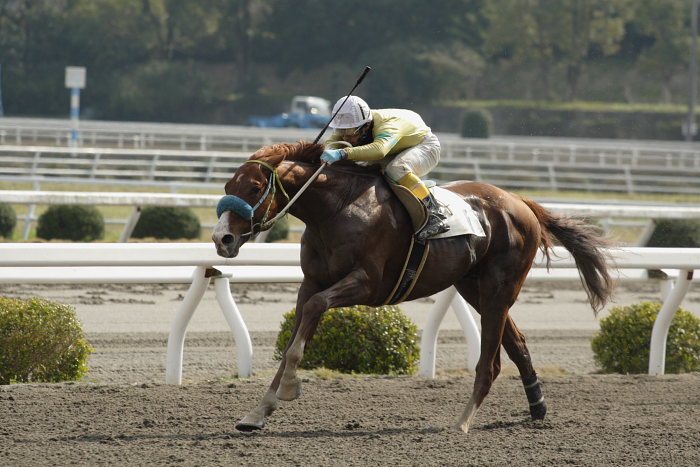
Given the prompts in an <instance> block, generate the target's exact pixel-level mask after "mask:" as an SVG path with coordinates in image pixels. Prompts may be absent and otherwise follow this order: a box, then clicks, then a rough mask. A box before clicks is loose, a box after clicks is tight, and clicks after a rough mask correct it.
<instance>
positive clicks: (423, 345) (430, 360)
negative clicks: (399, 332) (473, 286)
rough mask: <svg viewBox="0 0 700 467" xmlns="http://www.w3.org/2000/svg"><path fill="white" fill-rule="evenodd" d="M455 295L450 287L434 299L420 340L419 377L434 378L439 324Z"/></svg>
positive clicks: (453, 289)
mask: <svg viewBox="0 0 700 467" xmlns="http://www.w3.org/2000/svg"><path fill="white" fill-rule="evenodd" d="M456 294H457V289H455V288H454V287H450V288H448V289H445V290H443V291H442V292H440V293H439V294H437V296H436V297H435V303H434V304H433V308H432V309H431V310H430V314H429V315H428V319H427V320H426V322H425V326H424V327H423V334H422V335H421V339H420V369H419V370H418V374H419V375H420V376H423V377H425V378H435V354H436V352H437V338H438V332H439V331H440V323H441V322H442V318H444V317H445V313H447V307H449V306H450V303H451V302H452V299H453V298H454V296H455V295H456Z"/></svg>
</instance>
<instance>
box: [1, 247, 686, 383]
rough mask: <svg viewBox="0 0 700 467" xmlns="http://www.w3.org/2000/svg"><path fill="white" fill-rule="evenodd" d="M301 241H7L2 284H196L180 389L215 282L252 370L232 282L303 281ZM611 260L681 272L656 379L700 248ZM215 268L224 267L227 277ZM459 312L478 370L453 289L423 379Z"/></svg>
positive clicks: (427, 332) (173, 375)
mask: <svg viewBox="0 0 700 467" xmlns="http://www.w3.org/2000/svg"><path fill="white" fill-rule="evenodd" d="M299 251H300V249H299V245H298V244H246V245H244V247H243V248H242V249H241V252H240V255H239V256H238V257H237V258H234V259H225V258H221V257H219V256H218V255H216V253H215V251H214V248H213V246H212V245H211V244H209V243H196V244H193V243H185V244H177V243H165V244H154V243H151V244H148V243H139V244H120V243H111V244H109V243H107V244H105V243H88V244H81V243H77V244H75V243H73V244H60V243H46V244H42V243H5V244H0V282H4V283H20V282H21V283H85V282H94V281H99V282H109V281H112V282H163V283H167V282H191V285H190V288H189V290H188V292H187V294H186V296H185V298H184V300H183V302H182V303H181V304H180V306H179V307H178V310H177V313H176V317H175V320H174V321H173V323H172V327H171V332H170V336H169V338H168V349H167V357H166V361H167V363H166V382H167V383H171V384H180V382H181V380H182V354H183V348H184V339H185V333H186V331H187V325H188V323H189V321H190V319H191V317H192V314H193V313H194V311H195V309H196V307H197V305H198V304H199V302H200V300H201V298H202V296H203V294H204V292H205V290H206V287H207V285H208V284H209V281H210V279H211V278H214V279H215V280H216V293H217V299H218V301H219V305H220V306H221V309H222V312H223V313H224V316H225V317H226V320H227V322H228V323H229V326H230V327H231V330H232V332H233V333H234V337H235V340H236V347H237V351H238V369H239V376H248V375H250V373H251V372H252V352H253V349H252V344H251V340H250V336H249V334H248V331H247V328H246V326H245V323H244V321H243V319H242V317H241V315H240V312H239V310H238V308H237V306H236V303H235V301H234V299H233V297H232V295H231V291H230V281H231V282H233V283H234V284H236V283H241V282H299V281H300V280H301V278H302V275H301V270H300V267H299ZM554 253H555V254H554V258H555V259H554V261H553V264H552V267H553V270H552V271H551V272H547V271H546V270H545V269H544V267H545V265H544V262H543V258H542V257H541V255H540V256H539V257H538V259H537V260H536V263H535V265H534V267H533V270H532V271H531V273H530V277H532V278H537V279H539V280H560V279H565V280H571V279H572V278H573V277H576V276H575V275H572V274H571V273H572V272H573V268H574V267H575V264H574V261H573V258H572V257H571V256H570V255H569V254H568V252H566V251H565V250H564V249H563V248H561V247H557V248H555V251H554ZM610 254H611V261H612V263H613V264H614V265H615V266H616V267H617V268H619V270H620V271H621V274H620V279H621V280H627V279H633V280H640V279H642V278H643V276H644V274H645V273H644V270H645V269H647V268H648V269H662V270H677V273H676V274H674V276H675V277H676V279H675V282H674V283H673V284H672V286H671V287H669V288H668V289H669V290H668V293H667V294H666V297H665V299H664V303H663V307H662V309H661V312H660V313H659V316H658V318H657V320H656V322H655V323H654V327H653V332H652V338H651V347H650V349H651V355H650V360H649V373H650V374H663V373H664V366H665V349H666V338H667V335H668V329H669V327H670V324H671V320H672V318H673V315H674V314H675V312H676V310H677V309H678V306H679V305H680V304H681V302H682V300H683V298H684V297H685V294H686V292H687V291H688V288H689V286H690V282H691V281H692V279H693V271H694V270H695V269H700V248H685V249H682V248H680V249H667V248H627V249H616V250H611V251H610ZM215 267H221V272H223V273H224V274H220V273H219V271H218V270H216V269H215ZM450 306H452V309H453V310H454V311H455V313H456V314H457V317H458V320H459V322H460V325H461V326H462V328H463V330H464V332H465V336H466V339H467V344H468V355H467V365H468V368H469V369H471V370H473V369H474V368H475V366H476V362H477V360H478V356H479V347H480V342H479V341H480V336H479V331H478V328H477V326H476V323H475V321H474V319H473V317H472V314H471V313H470V312H469V309H468V306H467V305H466V303H465V302H464V300H463V299H462V298H461V297H460V296H459V295H456V293H455V290H454V288H449V289H447V290H445V291H443V292H441V293H440V294H438V295H437V297H436V301H435V304H434V306H433V308H432V310H431V312H430V315H429V317H428V320H427V324H426V326H425V329H424V330H423V336H422V339H421V361H420V374H421V375H423V376H427V377H433V376H434V374H435V353H436V346H437V334H438V330H439V327H440V323H441V321H442V318H443V317H444V315H445V313H446V312H447V308H448V307H450Z"/></svg>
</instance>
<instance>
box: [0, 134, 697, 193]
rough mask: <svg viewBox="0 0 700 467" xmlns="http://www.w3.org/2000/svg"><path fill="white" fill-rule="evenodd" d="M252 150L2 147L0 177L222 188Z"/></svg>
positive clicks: (514, 170)
mask: <svg viewBox="0 0 700 467" xmlns="http://www.w3.org/2000/svg"><path fill="white" fill-rule="evenodd" d="M249 156H250V153H248V152H242V151H241V152H226V151H182V150H167V149H115V148H66V147H48V146H7V145H6V146H0V180H5V181H9V180H13V181H22V180H24V181H31V182H32V183H33V185H34V186H35V187H37V188H36V189H39V187H40V185H41V184H42V183H43V182H49V181H50V182H53V183H61V181H62V180H65V183H74V182H76V181H80V182H81V183H89V182H91V181H100V182H101V183H102V182H103V181H105V182H106V181H108V180H109V181H120V182H124V184H132V185H138V186H146V185H153V184H154V183H155V184H167V183H171V184H175V183H176V182H177V184H198V185H201V186H205V187H208V188H212V189H217V188H221V187H222V186H223V184H224V183H225V182H226V181H228V180H229V179H230V177H231V175H232V174H233V172H234V171H235V170H236V168H238V166H239V165H240V164H241V163H242V162H243V161H244V160H246V159H247V158H248V157H249ZM428 176H429V177H430V178H433V179H435V180H437V181H438V182H448V181H453V180H475V181H483V182H487V183H492V184H494V185H497V186H500V187H503V188H506V189H534V190H552V191H572V190H575V191H589V192H610V193H629V194H634V193H672V194H679V193H684V194H697V193H700V167H695V166H693V165H689V166H684V167H679V166H671V167H669V166H667V165H663V166H639V165H636V166H635V165H631V164H612V163H609V164H605V165H600V164H594V163H586V164H582V163H580V164H574V163H571V162H556V161H550V162H535V161H523V160H508V159H503V160H496V159H478V158H470V159H466V158H454V157H452V158H450V157H447V158H444V159H443V160H442V161H441V163H440V164H439V165H438V167H437V168H436V169H435V170H434V171H433V172H431V173H430V174H429V175H428Z"/></svg>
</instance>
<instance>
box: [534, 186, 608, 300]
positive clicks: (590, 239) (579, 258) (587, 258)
mask: <svg viewBox="0 0 700 467" xmlns="http://www.w3.org/2000/svg"><path fill="white" fill-rule="evenodd" d="M523 201H524V202H525V204H527V206H528V207H529V208H530V209H531V210H532V212H533V213H534V214H535V216H537V219H538V220H539V221H540V225H541V226H542V227H543V228H542V237H541V239H540V244H541V247H542V251H543V253H544V255H545V257H546V258H547V267H549V264H550V256H549V253H550V249H551V247H552V240H551V238H550V234H551V235H553V236H554V237H555V238H556V239H557V240H559V242H560V243H561V244H562V245H563V246H564V248H566V249H567V250H568V251H569V253H571V255H572V256H573V257H574V260H575V261H576V267H577V268H578V270H579V274H580V276H581V282H582V283H583V287H584V289H585V290H586V294H587V295H588V301H589V302H590V304H591V307H592V308H593V311H594V312H595V313H598V311H599V310H600V309H601V308H603V306H605V304H606V303H607V301H608V299H609V298H610V295H611V294H612V290H613V280H612V278H611V277H610V271H609V268H608V261H607V260H608V255H607V254H606V252H605V251H604V249H605V248H606V247H609V246H610V242H609V241H608V240H607V239H606V238H605V237H603V236H601V235H600V234H599V233H598V232H596V230H595V227H593V226H592V225H590V224H588V223H586V222H585V221H583V220H581V219H575V218H570V217H560V216H557V215H556V214H554V213H552V212H551V211H549V210H547V209H545V208H544V207H543V206H541V205H540V204H538V203H536V202H535V201H533V200H530V199H523Z"/></svg>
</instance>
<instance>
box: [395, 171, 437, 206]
mask: <svg viewBox="0 0 700 467" xmlns="http://www.w3.org/2000/svg"><path fill="white" fill-rule="evenodd" d="M399 185H401V186H403V187H406V188H408V189H409V190H411V193H413V194H414V195H415V197H416V198H418V199H421V200H422V199H424V198H426V197H427V196H428V195H429V194H430V190H428V187H427V186H425V184H424V183H423V181H422V180H421V179H420V178H418V177H417V176H416V175H415V174H412V173H409V174H407V175H404V176H403V177H401V180H399Z"/></svg>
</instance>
